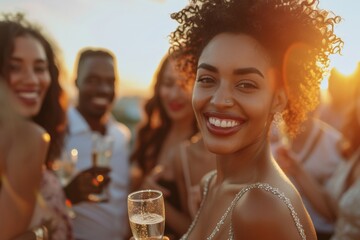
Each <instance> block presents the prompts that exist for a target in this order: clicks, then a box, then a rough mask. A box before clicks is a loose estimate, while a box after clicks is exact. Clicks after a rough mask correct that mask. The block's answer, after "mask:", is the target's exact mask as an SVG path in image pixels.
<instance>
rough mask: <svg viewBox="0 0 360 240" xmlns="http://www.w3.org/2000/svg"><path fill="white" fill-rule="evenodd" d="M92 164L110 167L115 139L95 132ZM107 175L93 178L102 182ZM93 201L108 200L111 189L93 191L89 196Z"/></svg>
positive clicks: (99, 182)
mask: <svg viewBox="0 0 360 240" xmlns="http://www.w3.org/2000/svg"><path fill="white" fill-rule="evenodd" d="M92 143H93V146H92V156H91V157H92V165H93V167H94V168H109V166H110V159H111V156H112V149H113V144H114V139H113V138H112V137H111V136H102V135H100V134H94V135H93V137H92ZM104 179H105V176H103V175H101V174H99V175H97V176H96V177H95V179H93V182H94V183H98V184H101V183H102V182H103V181H104ZM88 198H89V200H90V201H93V202H106V201H108V200H109V189H108V187H107V186H106V187H104V188H103V190H102V192H101V193H98V194H96V193H91V194H89V196H88Z"/></svg>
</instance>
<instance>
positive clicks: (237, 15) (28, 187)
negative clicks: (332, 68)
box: [0, 0, 360, 240]
mask: <svg viewBox="0 0 360 240" xmlns="http://www.w3.org/2000/svg"><path fill="white" fill-rule="evenodd" d="M171 17H172V18H173V19H174V20H176V21H177V22H178V24H179V25H178V27H177V28H176V29H175V30H174V31H173V32H172V33H170V48H169V52H168V53H166V55H165V56H164V58H163V60H162V61H161V62H160V64H159V67H158V69H157V70H156V72H155V74H154V79H153V94H152V97H150V98H149V99H148V100H147V101H146V103H145V104H144V113H145V114H144V120H143V121H142V122H141V123H140V125H139V128H138V130H137V134H136V136H130V131H129V129H128V128H127V127H126V126H125V125H123V124H121V123H119V122H117V121H115V119H114V118H113V117H112V116H111V107H112V103H113V101H114V99H115V98H116V92H117V91H116V89H117V87H116V86H117V85H118V84H119V76H118V72H117V68H116V65H117V62H116V57H115V56H114V55H113V53H112V52H111V51H110V50H107V49H101V48H91V47H88V48H84V49H82V50H81V51H80V52H79V54H78V59H77V61H76V71H75V72H76V76H75V79H74V83H75V85H76V87H77V90H78V99H77V102H76V104H74V105H70V104H68V103H67V99H66V94H65V93H64V92H63V90H62V88H61V84H60V80H59V74H60V72H61V66H60V62H59V61H58V59H57V53H56V51H55V48H54V46H53V43H51V41H50V40H49V39H48V38H47V37H45V35H44V34H43V33H42V32H41V30H40V29H38V28H37V27H34V26H32V25H31V24H30V23H29V22H28V21H26V19H25V18H24V16H23V15H21V14H15V15H12V14H5V15H3V17H2V19H1V21H0V71H1V72H0V78H1V82H0V83H1V84H0V90H1V95H0V105H1V106H2V109H3V110H2V111H1V113H0V131H1V134H0V176H1V181H0V240H2V239H6V240H8V239H17V240H21V239H78V240H84V239H109V240H110V239H128V238H129V237H130V236H131V233H130V230H129V224H128V216H127V195H128V193H129V192H131V191H136V190H140V189H158V190H161V191H162V193H163V195H164V199H165V209H166V210H165V213H166V216H165V219H166V225H165V226H166V229H165V235H166V236H168V237H169V238H170V239H171V240H173V239H184V240H185V239H269V240H271V239H274V240H275V239H276V240H281V239H284V240H285V239H320V240H321V239H330V238H331V239H332V240H337V239H339V240H340V239H354V240H355V239H359V237H360V224H359V222H360V212H359V208H358V207H357V206H358V203H359V202H360V187H359V181H358V180H359V179H360V164H358V163H359V162H360V161H359V160H360V154H359V147H360V138H359V136H358V133H359V132H360V95H359V94H360V81H357V82H356V88H354V94H353V95H352V99H351V100H352V101H353V104H351V107H350V108H349V111H348V114H349V116H348V117H347V118H346V120H347V121H346V123H345V124H344V128H341V129H343V130H341V131H339V130H336V129H335V128H332V127H330V126H329V125H327V124H325V123H324V122H322V121H321V120H319V119H318V117H317V112H318V110H317V108H316V107H317V104H318V102H319V99H320V98H319V83H320V81H321V80H322V79H323V78H324V75H325V73H326V70H327V67H328V66H329V56H330V55H331V54H334V53H337V52H338V51H340V49H341V47H342V45H343V42H342V40H341V39H340V38H339V37H338V36H337V35H336V34H335V33H334V28H333V26H334V24H336V23H337V22H338V21H339V19H340V17H338V16H336V15H334V14H333V13H332V12H330V11H327V10H322V9H319V8H318V1H316V0H314V1H307V0H272V1H265V0H251V1H250V0H227V1H225V0H194V1H191V2H190V3H189V5H188V6H185V7H184V8H183V9H182V10H180V11H179V12H177V13H173V14H172V15H171ZM120 89H121V88H120ZM349 105H350V104H349ZM94 134H99V135H102V136H111V138H112V139H113V149H112V154H111V160H110V165H109V166H108V167H102V166H96V165H94V164H93V156H92V154H93V152H92V144H93V136H94ZM131 137H133V138H135V145H134V147H133V149H130V146H129V142H130V139H131ZM72 149H76V150H77V152H78V159H77V162H76V169H77V174H75V175H74V176H73V178H72V179H71V181H70V182H69V183H68V184H66V185H65V186H62V185H61V184H60V182H59V179H58V178H57V176H56V175H55V174H54V172H53V163H54V161H55V160H57V159H58V158H60V157H61V153H62V152H64V151H65V152H69V151H71V150H72ZM99 176H101V177H99ZM104 188H108V191H109V194H110V197H109V199H108V200H107V201H106V202H94V201H93V200H92V199H91V198H90V197H89V196H90V195H91V194H93V193H99V192H101V191H103V189H104ZM69 208H71V209H72V211H74V215H75V216H72V217H71V215H69Z"/></svg>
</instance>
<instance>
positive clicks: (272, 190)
mask: <svg viewBox="0 0 360 240" xmlns="http://www.w3.org/2000/svg"><path fill="white" fill-rule="evenodd" d="M215 175H216V171H214V172H212V173H211V175H209V177H208V178H207V179H206V182H205V184H204V191H203V199H202V202H201V205H200V208H199V210H198V212H197V214H196V216H195V218H194V220H193V222H192V223H191V225H190V227H189V229H188V231H187V232H186V233H185V234H184V235H183V236H182V238H181V239H180V240H187V239H188V237H189V235H190V233H191V231H192V230H193V228H194V227H195V225H196V223H197V221H198V218H199V214H200V212H201V209H202V206H203V204H204V202H205V198H206V196H207V193H208V189H209V184H210V181H211V179H212V178H213V177H214V176H215ZM251 189H262V190H265V191H267V192H269V193H272V194H274V195H275V196H277V197H278V198H279V199H280V200H282V201H283V202H284V203H285V204H286V206H287V207H288V209H289V211H290V214H291V216H292V218H293V220H294V223H295V226H296V228H297V230H298V232H299V235H300V236H301V239H302V240H306V235H305V231H304V228H303V226H302V225H301V223H300V219H299V217H298V215H297V213H296V212H295V209H294V207H293V205H292V204H291V201H290V199H289V198H287V197H286V196H285V195H284V193H282V192H280V191H279V189H277V188H274V187H272V186H270V185H269V184H267V183H255V184H251V185H249V186H247V187H245V188H243V189H241V190H240V191H239V192H238V193H237V194H236V195H235V198H234V199H233V201H232V202H231V204H230V206H229V207H228V208H227V210H226V211H225V213H224V215H223V216H222V217H221V219H220V221H219V222H218V223H217V224H216V226H215V229H214V230H213V231H212V233H211V234H210V235H209V237H207V238H206V239H207V240H211V239H213V238H214V236H215V235H216V233H217V232H218V231H219V230H220V227H221V226H222V225H223V224H224V222H225V220H226V218H227V216H228V215H229V213H231V212H232V210H233V209H234V207H235V206H236V203H237V202H238V201H239V199H240V198H241V197H242V196H243V195H244V194H245V193H246V192H248V191H249V190H251ZM232 239H234V232H233V227H232V225H230V230H229V240H232Z"/></svg>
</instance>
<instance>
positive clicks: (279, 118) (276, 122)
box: [273, 112, 284, 128]
mask: <svg viewBox="0 0 360 240" xmlns="http://www.w3.org/2000/svg"><path fill="white" fill-rule="evenodd" d="M283 122H284V119H283V116H282V113H281V112H276V113H275V114H274V118H273V123H274V125H275V126H276V127H278V128H279V127H281V125H282V124H283Z"/></svg>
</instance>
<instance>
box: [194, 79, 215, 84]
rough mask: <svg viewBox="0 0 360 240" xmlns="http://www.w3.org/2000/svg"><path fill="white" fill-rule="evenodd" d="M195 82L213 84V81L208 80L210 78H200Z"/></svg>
mask: <svg viewBox="0 0 360 240" xmlns="http://www.w3.org/2000/svg"><path fill="white" fill-rule="evenodd" d="M196 82H199V83H205V84H206V83H207V84H209V83H213V82H214V79H212V78H210V77H200V78H198V79H197V80H196Z"/></svg>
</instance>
